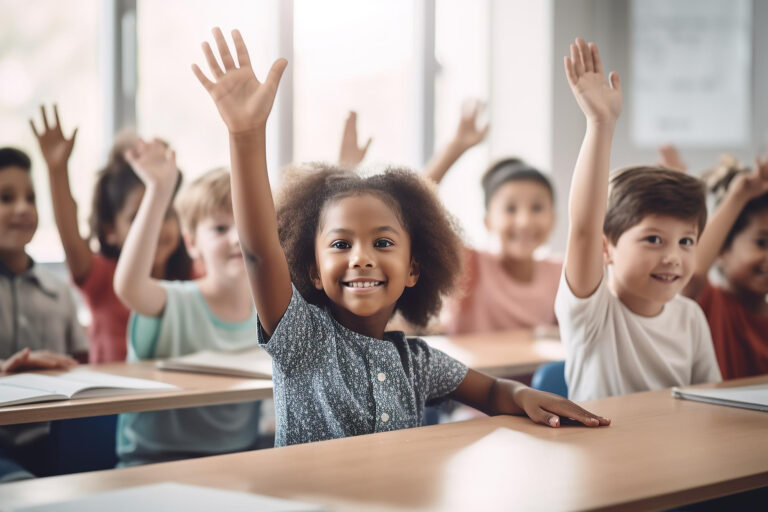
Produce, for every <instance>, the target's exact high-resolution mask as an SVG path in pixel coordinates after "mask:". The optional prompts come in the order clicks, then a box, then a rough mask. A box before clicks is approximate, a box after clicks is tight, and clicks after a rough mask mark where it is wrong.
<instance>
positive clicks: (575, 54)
mask: <svg viewBox="0 0 768 512" xmlns="http://www.w3.org/2000/svg"><path fill="white" fill-rule="evenodd" d="M571 60H572V61H573V70H574V76H576V79H577V80H578V78H580V77H581V75H583V74H584V64H583V63H582V62H581V55H580V54H579V47H578V46H576V45H575V44H572V45H571Z"/></svg>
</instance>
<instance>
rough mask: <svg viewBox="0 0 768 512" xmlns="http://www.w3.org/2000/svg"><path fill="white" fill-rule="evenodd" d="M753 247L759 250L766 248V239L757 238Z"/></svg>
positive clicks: (767, 246) (767, 245)
mask: <svg viewBox="0 0 768 512" xmlns="http://www.w3.org/2000/svg"><path fill="white" fill-rule="evenodd" d="M755 245H756V246H758V247H759V248H761V249H766V248H768V238H758V239H757V240H755Z"/></svg>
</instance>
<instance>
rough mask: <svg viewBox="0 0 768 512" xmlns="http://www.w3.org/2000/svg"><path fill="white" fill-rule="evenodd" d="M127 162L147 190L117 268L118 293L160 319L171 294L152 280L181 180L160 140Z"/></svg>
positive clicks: (138, 148) (141, 145) (141, 146)
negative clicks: (162, 232) (166, 220)
mask: <svg viewBox="0 0 768 512" xmlns="http://www.w3.org/2000/svg"><path fill="white" fill-rule="evenodd" d="M125 159H126V160H127V161H128V163H129V164H130V165H131V167H132V168H133V170H134V172H136V175H137V176H138V177H139V178H140V179H141V181H142V182H144V186H145V187H146V190H145V192H144V197H143V198H142V199H141V205H140V206H139V211H138V212H136V218H135V219H134V220H133V223H132V224H131V229H130V230H129V231H128V237H127V238H126V239H125V244H123V249H122V250H121V251H120V258H119V259H118V260H117V268H116V269H115V280H114V286H115V293H116V294H117V296H118V297H120V300H121V301H123V303H124V304H125V305H126V306H128V307H129V308H130V309H132V310H134V311H136V312H137V313H139V314H140V315H144V316H160V315H161V314H162V312H163V310H164V309H165V303H166V301H167V299H168V295H167V293H166V291H165V288H163V287H162V286H160V284H159V283H158V282H157V281H156V280H155V279H153V278H152V265H153V263H154V260H155V253H156V252H157V240H158V238H159V237H160V230H161V228H162V225H163V219H164V218H165V213H166V211H167V210H168V207H169V206H170V204H171V198H172V197H173V191H174V188H175V187H176V181H177V180H178V177H179V171H178V169H177V168H176V154H175V153H174V152H173V151H172V150H170V149H168V147H167V146H166V145H165V144H164V143H163V142H162V141H160V140H158V139H155V140H153V141H152V142H149V143H147V142H144V141H143V140H141V139H139V140H138V141H137V142H136V145H135V147H133V148H131V149H129V150H128V151H126V153H125Z"/></svg>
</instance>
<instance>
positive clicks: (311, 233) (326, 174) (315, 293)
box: [277, 163, 463, 325]
mask: <svg viewBox="0 0 768 512" xmlns="http://www.w3.org/2000/svg"><path fill="white" fill-rule="evenodd" d="M366 193H368V194H374V195H376V196H378V197H380V198H381V199H382V200H383V201H384V202H385V203H387V204H389V205H390V206H391V207H392V209H393V210H394V212H395V214H396V215H397V216H398V218H399V219H400V221H401V222H402V224H403V227H405V229H406V231H407V232H408V234H409V235H410V237H411V256H412V257H413V259H414V261H415V262H416V263H417V264H418V265H419V280H418V282H417V283H416V285H415V286H413V287H412V288H406V289H405V291H404V292H403V294H402V295H401V296H400V298H399V299H398V301H397V304H396V305H395V310H394V311H395V312H397V311H399V312H400V314H401V315H402V316H403V317H404V318H405V319H406V320H407V321H409V322H411V323H413V324H415V325H426V324H427V322H428V321H429V319H430V317H431V316H432V315H435V314H437V313H438V312H439V311H440V307H441V306H442V301H443V297H444V296H445V295H446V294H448V293H450V292H451V291H452V290H453V288H454V286H455V285H456V282H457V279H458V277H459V275H460V273H461V270H462V264H463V262H462V247H463V244H462V241H461V237H460V230H459V227H458V224H457V223H456V221H455V220H454V219H453V217H451V216H450V214H449V213H448V212H447V211H446V210H445V208H444V207H443V205H442V203H441V202H440V200H439V199H438V198H437V195H436V194H435V192H434V188H433V186H432V185H431V184H429V183H427V182H426V181H425V180H423V179H422V178H421V177H420V176H419V175H418V174H416V173H414V172H412V171H409V170H407V169H401V168H388V169H386V170H385V171H384V172H383V173H380V174H374V175H372V176H368V177H363V176H359V175H357V174H355V173H354V172H352V171H350V170H346V169H341V168H338V167H334V166H332V165H328V164H318V163H315V164H308V165H306V166H304V167H301V168H293V169H290V170H289V172H288V173H287V175H286V180H285V183H284V185H283V187H282V189H281V193H280V196H279V199H278V201H277V231H278V235H279V237H280V243H281V245H282V247H283V251H284V252H285V256H286V259H287V260H288V267H289V268H290V272H291V281H293V284H294V285H295V286H296V289H297V290H298V291H299V293H301V295H302V296H303V297H304V299H305V300H307V302H309V303H311V304H315V305H318V306H327V305H328V302H329V299H328V297H327V296H326V295H325V293H324V292H323V291H322V290H317V289H316V288H315V286H314V284H313V283H312V280H311V278H310V268H311V267H312V266H313V265H315V237H316V235H317V230H318V227H319V226H318V224H319V221H320V218H321V216H322V213H323V209H324V208H325V207H326V205H328V204H329V203H331V202H333V201H335V200H338V199H341V198H343V197H349V196H352V195H357V194H366Z"/></svg>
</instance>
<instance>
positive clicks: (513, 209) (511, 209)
mask: <svg viewBox="0 0 768 512" xmlns="http://www.w3.org/2000/svg"><path fill="white" fill-rule="evenodd" d="M516 211H517V206H515V205H514V204H508V205H507V208H506V212H507V213H515V212H516Z"/></svg>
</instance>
